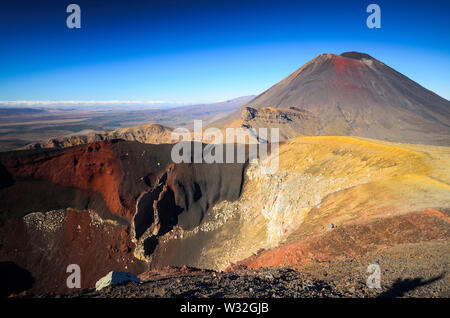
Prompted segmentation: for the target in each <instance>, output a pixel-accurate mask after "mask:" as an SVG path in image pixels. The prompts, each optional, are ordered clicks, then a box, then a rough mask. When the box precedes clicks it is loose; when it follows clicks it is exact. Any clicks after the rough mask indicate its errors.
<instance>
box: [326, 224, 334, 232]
mask: <svg viewBox="0 0 450 318" xmlns="http://www.w3.org/2000/svg"><path fill="white" fill-rule="evenodd" d="M334 227H335V226H334V224H333V223H330V224H329V225H328V226H327V231H329V230H331V229H333V228H334Z"/></svg>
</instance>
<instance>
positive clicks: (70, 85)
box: [0, 0, 450, 102]
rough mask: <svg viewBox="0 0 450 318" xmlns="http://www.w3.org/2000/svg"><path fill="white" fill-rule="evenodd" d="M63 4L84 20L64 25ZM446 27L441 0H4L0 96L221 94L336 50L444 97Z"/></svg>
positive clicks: (213, 97)
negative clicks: (375, 22)
mask: <svg viewBox="0 0 450 318" xmlns="http://www.w3.org/2000/svg"><path fill="white" fill-rule="evenodd" d="M70 3H76V4H79V5H80V7H81V29H68V28H67V27H66V18H67V16H68V15H69V14H68V13H66V7H67V5H68V4H70ZM370 3H377V4H378V5H379V6H380V7H381V29H369V28H367V26H366V18H367V16H368V15H369V14H368V13H366V7H367V5H368V4H370ZM449 30H450V1H448V0H426V1H406V0H404V1H402V0H399V1H395V0H370V1H366V0H355V1H352V0H347V1H346V0H339V1H337V0H336V1H325V0H315V1H292V0H290V1H283V0H277V1H265V0H258V1H250V0H239V1H237V0H207V1H206V0H202V1H199V0H190V1H180V0H179V1H173V0H160V1H142V0H141V1H138V0H127V1H123V0H122V1H117V0H103V1H94V0H70V1H64V0H58V1H45V0H41V1H24V0H21V1H17V0H2V1H1V3H0V70H1V71H0V100H166V101H177V102H211V101H219V100H226V99H230V98H234V97H238V96H243V95H250V94H259V93H261V92H262V91H264V90H266V89H267V88H269V87H270V86H272V85H274V84H275V83H277V82H278V81H279V80H281V79H282V78H283V77H285V76H287V75H288V74H290V73H291V72H293V71H295V70H296V69H297V68H299V67H301V66H302V65H303V64H304V63H306V62H307V61H309V60H311V59H312V58H314V57H315V56H317V55H319V54H321V53H325V52H326V53H337V54H340V53H342V52H345V51H360V52H365V53H368V54H370V55H372V56H373V57H375V58H377V59H379V60H381V61H382V62H384V63H386V64H388V65H389V66H391V67H393V68H394V69H396V70H398V71H400V72H401V73H403V74H405V75H406V76H408V77H410V78H411V79H413V80H415V81H417V82H418V83H420V84H421V85H423V86H425V87H426V88H428V89H431V90H432V91H434V92H436V93H438V94H439V95H441V96H443V97H445V98H447V99H449V98H450V85H449V71H450V34H449Z"/></svg>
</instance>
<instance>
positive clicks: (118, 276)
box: [95, 271, 140, 291]
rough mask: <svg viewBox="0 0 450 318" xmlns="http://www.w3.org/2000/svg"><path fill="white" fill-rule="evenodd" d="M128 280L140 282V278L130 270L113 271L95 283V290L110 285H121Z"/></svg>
mask: <svg viewBox="0 0 450 318" xmlns="http://www.w3.org/2000/svg"><path fill="white" fill-rule="evenodd" d="M127 282H136V283H139V282H140V279H139V277H137V276H136V275H134V274H131V273H128V272H116V271H111V272H109V273H108V274H107V275H106V276H104V277H102V278H100V279H99V280H98V281H97V282H96V283H95V290H97V291H98V290H101V289H103V288H105V287H108V286H115V285H120V284H124V283H127Z"/></svg>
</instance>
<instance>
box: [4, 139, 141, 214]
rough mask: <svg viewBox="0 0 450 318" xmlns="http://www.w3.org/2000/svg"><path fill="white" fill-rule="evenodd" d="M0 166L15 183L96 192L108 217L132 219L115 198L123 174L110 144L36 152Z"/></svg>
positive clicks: (94, 144)
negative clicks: (38, 182)
mask: <svg viewBox="0 0 450 318" xmlns="http://www.w3.org/2000/svg"><path fill="white" fill-rule="evenodd" d="M3 164H4V166H5V167H6V168H7V170H8V172H9V173H10V174H11V175H12V176H13V178H14V179H15V180H30V179H31V180H43V181H48V182H51V183H53V184H57V185H62V186H67V187H75V188H79V189H83V190H91V191H95V192H98V193H100V194H101V195H102V196H103V198H104V200H105V202H106V205H107V206H108V208H109V209H110V211H111V213H113V214H114V215H116V216H119V217H123V218H125V219H127V220H129V219H130V217H131V214H132V211H130V210H129V209H127V207H125V206H123V205H122V202H121V201H120V197H119V195H118V193H119V186H120V183H121V181H122V178H123V175H124V172H123V169H122V166H121V164H120V161H119V160H118V158H117V156H116V154H115V153H114V151H113V149H111V144H110V143H107V142H94V143H92V144H89V145H84V146H81V147H75V148H70V149H67V150H66V151H47V152H38V153H36V154H34V155H31V156H21V157H16V158H14V159H12V160H10V161H6V162H3Z"/></svg>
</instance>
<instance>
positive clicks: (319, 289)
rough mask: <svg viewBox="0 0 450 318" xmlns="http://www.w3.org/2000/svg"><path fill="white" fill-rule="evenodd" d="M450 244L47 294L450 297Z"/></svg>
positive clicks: (179, 273) (171, 274)
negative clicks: (373, 274)
mask: <svg viewBox="0 0 450 318" xmlns="http://www.w3.org/2000/svg"><path fill="white" fill-rule="evenodd" d="M449 255H450V245H449V243H448V242H447V241H431V242H423V243H416V244H401V245H396V246H393V247H387V246H385V247H382V248H378V249H375V250H374V252H372V253H369V254H367V255H364V256H358V257H353V258H341V259H336V260H334V261H333V262H321V263H319V262H315V261H312V262H311V263H310V264H309V265H308V266H306V267H302V268H298V269H292V268H266V269H259V270H248V269H245V270H244V269H243V270H236V271H232V272H215V271H208V270H192V269H191V270H189V271H183V270H174V271H167V272H165V273H164V272H162V273H156V272H152V273H150V274H148V275H147V276H144V278H143V280H142V282H141V283H134V282H132V283H128V284H125V285H121V286H114V287H106V288H104V289H102V290H101V291H95V290H81V291H76V292H74V293H71V294H66V295H50V294H46V295H40V296H39V297H42V298H47V297H50V298H53V297H56V298H60V297H64V298H65V297H70V298H72V297H88V298H91V297H92V298H116V297H117V298H137V297H139V298H141V297H144V298H146V297H151V298H154V297H156V298H158V297H163V298H222V297H223V298H235V297H239V298H242V297H249V298H327V297H332V298H334V297H339V298H341V297H364V298H365V297H444V298H448V297H449V296H450V278H449V275H448V274H447V268H448V266H449V263H450V259H449ZM370 264H378V265H379V266H380V269H381V289H376V288H368V287H367V285H366V280H367V278H368V276H369V275H370V273H367V266H368V265H370Z"/></svg>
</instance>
